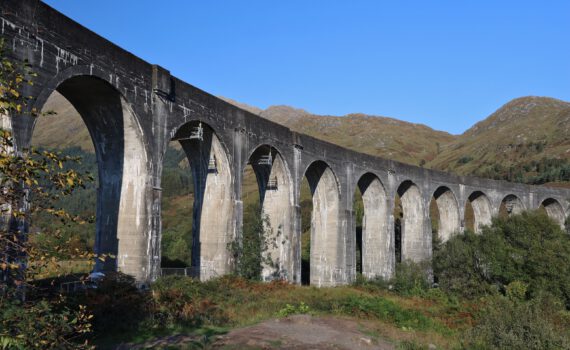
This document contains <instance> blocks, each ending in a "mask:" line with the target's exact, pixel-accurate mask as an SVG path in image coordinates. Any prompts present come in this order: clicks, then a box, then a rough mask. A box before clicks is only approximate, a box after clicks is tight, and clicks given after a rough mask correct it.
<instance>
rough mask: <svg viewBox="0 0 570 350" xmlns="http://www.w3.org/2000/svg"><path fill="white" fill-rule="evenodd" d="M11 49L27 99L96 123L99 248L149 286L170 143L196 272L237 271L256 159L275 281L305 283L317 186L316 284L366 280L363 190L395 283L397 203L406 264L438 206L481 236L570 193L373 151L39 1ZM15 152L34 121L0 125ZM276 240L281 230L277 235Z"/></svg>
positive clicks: (18, 5) (26, 6)
mask: <svg viewBox="0 0 570 350" xmlns="http://www.w3.org/2000/svg"><path fill="white" fill-rule="evenodd" d="M0 20H1V37H2V39H3V41H4V54H5V55H7V56H8V57H10V58H12V59H14V60H18V61H21V62H23V61H25V60H26V61H27V62H29V63H30V64H31V66H32V69H33V71H35V72H36V73H37V74H38V76H37V77H36V78H34V85H33V86H28V87H26V89H27V90H26V91H25V94H26V95H30V96H34V97H37V98H36V99H35V100H34V102H33V105H31V106H28V107H27V108H36V109H37V110H41V108H42V106H43V104H44V103H45V101H46V100H47V98H48V97H49V96H50V94H51V93H52V92H53V91H55V90H57V91H59V92H60V93H61V94H62V95H63V96H65V98H66V99H67V100H69V102H71V104H72V105H73V106H74V107H75V109H77V111H78V112H79V114H80V115H81V117H82V119H83V121H84V122H85V124H86V125H87V128H88V129H89V133H90V135H91V138H92V140H93V143H94V145H95V150H96V157H97V163H98V169H99V188H98V192H97V219H96V243H95V252H97V253H111V254H113V255H115V256H116V259H115V260H113V261H110V262H107V263H100V265H99V266H97V269H99V270H109V269H118V270H120V271H122V272H124V273H127V274H130V275H132V276H134V277H135V278H136V279H137V280H138V281H139V282H143V283H144V282H147V281H152V280H154V279H155V278H156V277H157V276H158V274H159V272H160V270H159V269H160V254H161V253H160V244H161V173H162V162H163V158H164V155H165V152H166V149H167V145H168V143H169V142H170V141H171V140H178V141H179V142H180V144H181V145H182V147H183V149H184V151H185V152H186V155H187V157H188V160H189V162H190V169H191V171H192V175H193V178H194V188H195V204H194V208H193V218H194V220H193V222H194V224H193V254H192V255H193V260H194V261H193V265H194V266H195V267H199V273H200V277H201V278H202V279H207V278H209V277H211V276H212V275H220V274H224V273H227V272H229V269H230V261H231V259H230V258H231V257H230V254H229V253H228V250H227V243H228V242H229V241H231V240H233V239H234V238H235V237H239V233H240V229H241V226H242V211H243V210H242V209H243V208H242V200H241V197H242V194H241V188H242V186H241V183H242V177H243V174H244V169H245V167H246V166H247V164H251V165H252V166H253V168H254V171H255V173H256V178H257V182H258V185H259V189H260V195H261V198H262V209H263V211H264V213H265V214H267V216H268V217H269V220H270V224H271V228H272V229H273V231H279V232H280V234H281V235H283V238H284V239H279V240H278V245H279V246H278V247H277V248H275V250H274V252H273V253H275V255H273V257H274V258H277V259H276V260H277V261H278V267H277V270H273V269H270V268H269V267H265V269H264V275H265V276H266V277H268V276H271V275H274V274H278V275H280V276H281V277H283V278H286V279H288V280H290V281H292V282H296V283H300V281H301V249H300V236H301V232H300V231H301V229H300V227H301V225H300V221H301V218H300V203H299V202H300V201H299V196H300V184H301V180H302V179H303V177H306V178H307V180H308V182H309V186H310V188H311V193H312V198H313V199H312V200H313V214H312V220H311V226H312V228H311V242H312V243H311V258H310V264H311V270H310V282H311V284H313V285H317V286H332V285H339V284H345V283H349V282H351V281H353V280H354V279H355V276H356V261H355V260H356V258H355V255H356V254H355V250H356V237H355V236H356V235H355V215H354V211H353V208H352V205H353V196H354V193H355V190H356V188H357V187H358V188H359V189H360V191H361V193H362V196H363V203H364V211H365V213H364V220H363V234H362V237H363V238H362V242H363V243H362V272H363V274H364V275H365V276H367V277H373V276H382V277H389V276H391V275H392V274H393V273H394V269H395V260H396V258H395V250H396V239H395V229H394V226H395V225H394V222H395V218H394V215H393V208H394V205H395V202H396V199H395V198H396V197H397V196H399V198H400V201H401V206H402V209H403V217H402V218H401V246H400V248H399V249H401V258H402V259H411V260H414V261H421V260H425V259H430V258H431V255H432V232H431V230H432V229H431V220H432V218H430V211H429V203H430V201H431V200H432V198H435V200H436V203H437V206H438V210H439V218H438V219H439V220H438V221H439V232H438V234H439V236H440V237H442V238H443V239H447V238H448V237H449V236H450V235H451V234H453V233H456V232H462V231H463V229H464V226H465V216H466V215H465V212H466V209H465V208H466V206H467V205H468V204H470V205H471V207H472V208H473V216H474V229H475V230H476V231H477V230H479V229H480V227H481V226H483V225H486V224H489V223H490V221H491V218H492V217H493V216H496V215H498V213H499V210H500V208H501V205H503V207H506V208H507V210H508V212H509V213H510V212H513V213H516V212H520V211H523V210H530V209H536V208H539V207H544V209H545V210H546V212H547V213H548V215H549V216H551V217H552V218H554V219H555V220H557V221H558V222H559V223H560V225H564V218H565V217H566V216H567V215H568V214H569V213H570V190H564V189H556V188H548V187H537V186H528V185H523V184H516V183H508V182H503V181H493V180H486V179H480V178H473V177H461V176H455V175H450V174H446V173H443V172H439V171H435V170H429V169H424V168H420V167H415V166H411V165H407V164H403V163H399V162H396V161H392V160H387V159H382V158H378V157H373V156H370V155H366V154H362V153H358V152H354V151H351V150H348V149H345V148H342V147H339V146H337V145H334V144H330V143H327V142H324V141H321V140H318V139H315V138H313V137H309V136H307V135H303V134H300V133H296V132H293V131H291V130H290V129H288V128H286V127H284V126H281V125H278V124H276V123H273V122H271V121H268V120H265V119H263V118H261V117H259V116H257V115H255V114H252V113H249V112H247V111H245V110H242V109H240V108H238V107H236V106H233V105H231V104H229V103H227V102H225V101H223V100H220V99H219V98H216V97H215V96H212V95H210V94H208V93H206V92H204V91H202V90H200V89H198V88H196V87H194V86H192V85H189V84H187V83H186V82H184V81H181V80H180V79H177V78H176V77H174V76H172V75H171V74H170V73H169V71H168V70H166V69H164V68H162V67H160V66H158V65H153V64H149V63H147V62H145V61H143V60H141V59H140V58H138V57H137V56H135V55H133V54H131V53H129V52H127V51H125V50H123V49H121V48H120V47H118V46H116V45H114V44H113V43H111V42H109V41H107V40H106V39H104V38H102V37H100V36H98V35H97V34H95V33H93V32H91V31H89V30H88V29H86V28H84V27H82V26H81V25H80V24H78V23H76V22H74V21H73V20H71V19H69V18H67V17H66V16H64V15H62V14H61V13H59V12H57V11H55V10H54V9H52V8H50V7H49V6H47V5H46V4H44V3H42V2H41V1H39V0H2V2H1V3H0ZM2 123H3V126H4V127H11V128H12V130H13V134H14V139H15V149H16V151H17V152H21V153H25V152H26V150H27V149H28V148H29V147H30V145H31V143H32V133H33V129H34V124H35V118H34V117H31V116H29V115H26V114H22V115H18V116H11V117H7V116H4V117H3V119H2ZM273 234H275V233H273Z"/></svg>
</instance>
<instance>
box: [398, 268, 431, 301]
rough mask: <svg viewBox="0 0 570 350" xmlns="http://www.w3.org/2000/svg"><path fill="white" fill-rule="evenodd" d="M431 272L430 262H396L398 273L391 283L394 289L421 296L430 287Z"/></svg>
mask: <svg viewBox="0 0 570 350" xmlns="http://www.w3.org/2000/svg"><path fill="white" fill-rule="evenodd" d="M430 272H431V266H430V264H429V262H422V263H416V262H413V261H410V260H406V261H403V262H401V263H398V264H396V274H395V275H394V277H393V278H392V279H391V280H390V284H391V285H392V288H393V289H394V291H396V292H398V293H400V294H402V295H408V296H410V295H416V296H421V295H423V294H425V292H426V291H427V290H428V289H429V288H430Z"/></svg>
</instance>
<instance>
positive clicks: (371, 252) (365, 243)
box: [358, 176, 394, 279]
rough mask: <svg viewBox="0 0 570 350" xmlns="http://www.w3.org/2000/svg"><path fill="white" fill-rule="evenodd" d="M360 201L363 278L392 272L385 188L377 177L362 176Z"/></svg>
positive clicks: (389, 275)
mask: <svg viewBox="0 0 570 350" xmlns="http://www.w3.org/2000/svg"><path fill="white" fill-rule="evenodd" d="M358 186H359V187H360V192H361V193H362V201H363V203H364V218H363V220H362V221H363V222H362V274H363V275H364V276H365V277H366V278H374V277H382V278H385V279H388V278H390V277H391V275H392V268H391V261H392V255H393V254H394V253H393V251H392V249H391V248H392V244H391V239H390V233H389V230H388V223H389V215H388V204H387V203H388V202H387V196H386V191H385V190H384V187H383V186H382V184H381V183H380V180H379V179H378V178H376V177H374V176H365V177H363V178H361V180H360V181H359V183H358Z"/></svg>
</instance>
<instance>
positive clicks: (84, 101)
mask: <svg viewBox="0 0 570 350" xmlns="http://www.w3.org/2000/svg"><path fill="white" fill-rule="evenodd" d="M73 68H74V69H68V70H66V71H64V72H62V73H61V74H60V75H58V76H56V77H55V78H54V79H52V81H50V82H49V83H48V84H47V85H46V87H45V88H44V89H43V90H42V92H41V93H40V94H39V97H38V99H37V100H36V102H35V105H34V108H36V109H37V110H41V109H42V107H43V104H44V103H45V102H46V101H47V98H48V97H49V96H50V95H51V93H52V92H53V91H55V90H57V91H58V92H59V93H60V94H61V95H63V96H64V97H65V99H66V100H67V101H69V102H70V103H71V105H72V106H73V107H74V108H75V109H76V110H77V112H78V113H79V114H80V116H81V118H82V120H83V122H84V123H85V125H86V126H87V129H88V131H89V134H90V136H91V140H92V142H93V145H94V148H95V155H96V159H97V167H98V173H99V187H98V190H97V214H96V235H95V248H94V251H95V253H96V254H112V255H113V256H116V259H109V258H108V259H107V260H106V261H105V262H102V261H100V260H97V261H96V266H95V270H96V271H106V270H115V269H118V270H120V271H121V272H124V273H127V274H129V275H132V276H134V277H135V278H136V279H137V280H139V281H144V280H148V279H149V278H152V276H151V273H152V271H151V267H152V266H153V262H152V259H153V255H154V254H153V252H152V251H151V247H150V245H149V240H150V231H151V230H152V226H151V225H152V224H151V215H150V212H151V205H152V200H151V197H152V192H151V191H152V190H151V185H150V183H151V181H150V175H149V169H148V166H147V164H148V161H147V158H148V156H147V149H146V146H145V143H144V139H143V133H142V129H141V127H140V125H139V122H138V118H137V116H136V115H135V113H134V111H133V110H132V108H131V107H130V103H129V102H128V101H127V99H126V97H125V96H124V95H123V94H121V92H120V91H118V90H117V89H116V88H115V87H114V86H113V85H111V84H109V83H108V82H107V81H106V80H104V79H102V78H101V77H99V76H96V75H89V74H85V73H83V70H84V69H82V67H73ZM55 118H57V116H55ZM34 127H35V120H34V121H33V122H32V123H30V124H29V129H26V128H22V130H23V132H24V133H28V134H29V138H28V139H27V140H26V138H24V140H23V142H22V145H23V147H24V148H25V147H26V146H27V145H28V144H29V142H31V135H32V133H33V129H34Z"/></svg>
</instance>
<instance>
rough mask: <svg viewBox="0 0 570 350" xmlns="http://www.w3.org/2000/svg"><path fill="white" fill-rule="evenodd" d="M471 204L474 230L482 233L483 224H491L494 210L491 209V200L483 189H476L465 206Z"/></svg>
mask: <svg viewBox="0 0 570 350" xmlns="http://www.w3.org/2000/svg"><path fill="white" fill-rule="evenodd" d="M468 204H469V205H471V207H472V208H473V228H472V229H473V231H474V232H475V233H480V232H481V228H482V227H483V226H487V225H490V224H491V219H492V217H493V214H492V213H493V212H492V209H491V202H490V201H489V198H488V197H487V195H486V194H485V193H483V192H481V191H474V192H473V193H471V195H469V197H468V198H467V202H466V203H465V206H466V207H467V205H468Z"/></svg>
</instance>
